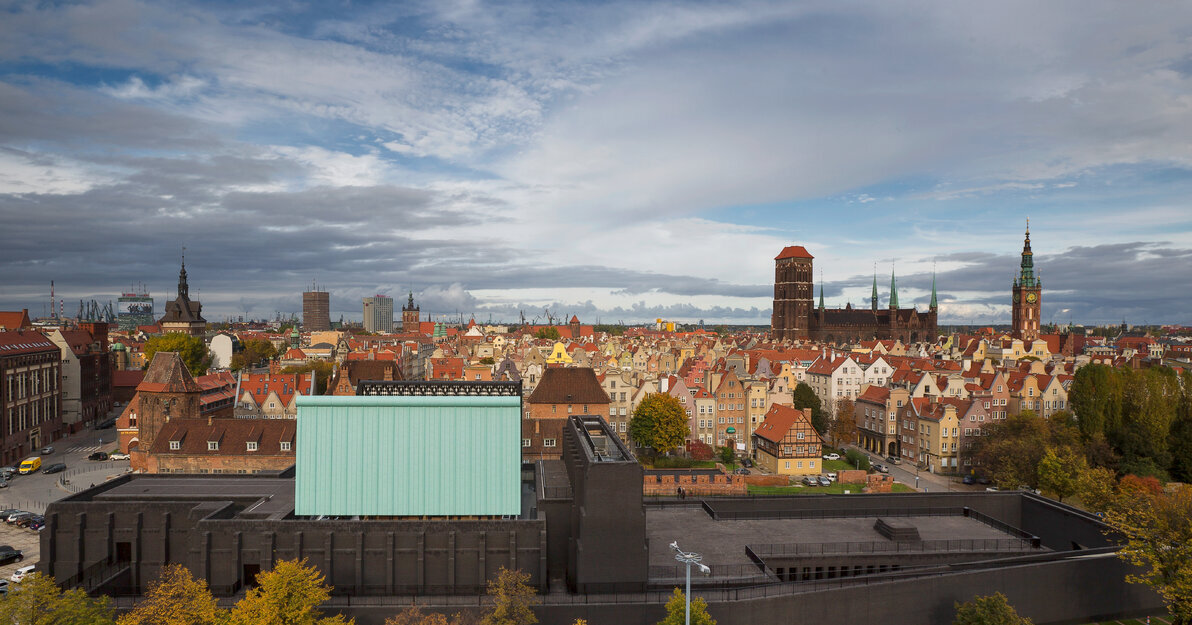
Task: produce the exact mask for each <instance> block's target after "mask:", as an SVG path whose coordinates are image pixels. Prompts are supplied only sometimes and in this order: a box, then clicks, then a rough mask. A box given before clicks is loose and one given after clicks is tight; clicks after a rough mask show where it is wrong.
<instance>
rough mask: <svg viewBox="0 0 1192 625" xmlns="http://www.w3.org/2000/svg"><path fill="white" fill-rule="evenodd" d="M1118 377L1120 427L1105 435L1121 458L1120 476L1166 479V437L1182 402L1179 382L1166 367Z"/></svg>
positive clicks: (1168, 462)
mask: <svg viewBox="0 0 1192 625" xmlns="http://www.w3.org/2000/svg"><path fill="white" fill-rule="evenodd" d="M1121 374H1122V375H1123V376H1124V377H1125V384H1124V386H1123V390H1122V415H1121V427H1119V428H1118V429H1117V430H1116V431H1113V432H1109V433H1108V436H1109V441H1110V443H1111V444H1113V445H1114V446H1115V447H1116V448H1117V449H1118V450H1119V452H1120V453H1121V455H1122V466H1121V469H1122V470H1123V471H1124V472H1129V473H1138V474H1146V475H1155V476H1157V477H1159V478H1160V479H1166V477H1167V469H1168V467H1170V466H1171V463H1172V458H1171V451H1170V448H1169V447H1168V442H1169V438H1168V437H1169V435H1170V433H1171V426H1172V423H1173V421H1175V416H1176V411H1177V410H1178V408H1179V405H1180V400H1181V398H1182V393H1181V391H1180V388H1179V378H1177V377H1176V374H1175V372H1174V371H1172V370H1171V369H1169V368H1167V367H1151V368H1150V369H1143V370H1140V371H1130V370H1126V369H1123V370H1121Z"/></svg>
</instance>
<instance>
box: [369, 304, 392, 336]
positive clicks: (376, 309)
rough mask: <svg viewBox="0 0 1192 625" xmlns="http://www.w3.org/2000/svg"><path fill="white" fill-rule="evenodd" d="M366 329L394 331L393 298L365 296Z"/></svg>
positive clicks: (385, 331)
mask: <svg viewBox="0 0 1192 625" xmlns="http://www.w3.org/2000/svg"><path fill="white" fill-rule="evenodd" d="M364 329H365V330H366V331H368V332H382V333H389V332H393V298H392V297H389V296H387V295H374V296H373V297H366V298H364Z"/></svg>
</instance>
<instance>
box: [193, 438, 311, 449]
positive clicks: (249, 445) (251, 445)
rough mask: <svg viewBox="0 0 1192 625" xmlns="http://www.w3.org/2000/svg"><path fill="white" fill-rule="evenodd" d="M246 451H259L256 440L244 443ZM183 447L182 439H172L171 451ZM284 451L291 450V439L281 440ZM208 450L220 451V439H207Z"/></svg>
mask: <svg viewBox="0 0 1192 625" xmlns="http://www.w3.org/2000/svg"><path fill="white" fill-rule="evenodd" d="M244 447H245V451H257V442H256V441H247V442H246V443H245V444H244ZM181 449H182V441H180V440H177V441H170V451H179V450H181ZM281 450H282V451H290V441H282V442H281ZM207 451H219V441H207Z"/></svg>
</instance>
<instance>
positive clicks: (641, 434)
mask: <svg viewBox="0 0 1192 625" xmlns="http://www.w3.org/2000/svg"><path fill="white" fill-rule="evenodd" d="M690 432H691V429H690V428H689V427H688V424H687V412H686V411H685V410H684V409H683V405H682V404H680V403H679V400H678V399H676V398H675V397H674V396H672V395H668V394H667V393H650V394H649V395H646V397H645V398H644V399H642V402H641V403H640V404H638V405H637V408H635V409H634V410H633V416H632V417H631V418H630V419H629V438H631V439H633V442H635V443H637V444H638V446H640V447H649V448H650V449H652V450H654V452H655V453H666V452H669V451H670V450H672V449H674V448H676V447H678V446H680V445H682V444H683V441H684V440H686V439H687V436H688V435H689V434H690Z"/></svg>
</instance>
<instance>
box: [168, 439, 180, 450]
mask: <svg viewBox="0 0 1192 625" xmlns="http://www.w3.org/2000/svg"><path fill="white" fill-rule="evenodd" d="M179 449H182V441H170V451H178V450H179Z"/></svg>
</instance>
